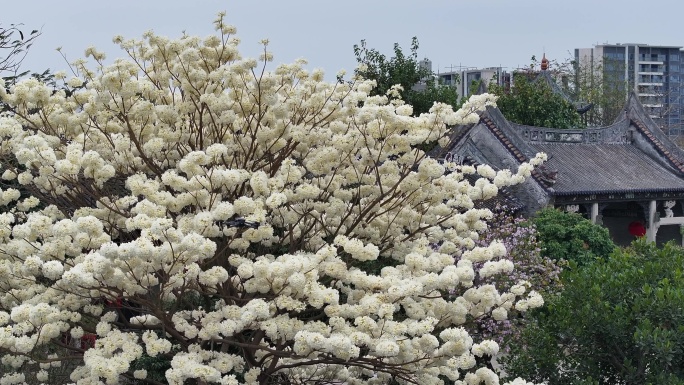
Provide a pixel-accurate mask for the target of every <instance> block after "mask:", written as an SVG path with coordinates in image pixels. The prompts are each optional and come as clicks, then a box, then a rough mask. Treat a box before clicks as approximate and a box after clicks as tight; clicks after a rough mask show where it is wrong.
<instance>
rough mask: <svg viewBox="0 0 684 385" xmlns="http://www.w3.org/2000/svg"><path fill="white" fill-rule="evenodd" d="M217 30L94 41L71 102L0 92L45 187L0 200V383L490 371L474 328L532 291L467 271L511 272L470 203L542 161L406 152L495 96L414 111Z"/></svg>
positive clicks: (24, 159) (419, 378)
mask: <svg viewBox="0 0 684 385" xmlns="http://www.w3.org/2000/svg"><path fill="white" fill-rule="evenodd" d="M215 23H216V29H217V31H218V33H217V35H216V36H209V37H207V38H204V39H200V38H196V37H189V36H184V37H182V38H180V39H179V40H169V39H167V38H164V37H161V36H157V35H154V34H153V33H148V34H146V35H145V38H144V39H143V40H142V41H137V40H123V39H122V38H116V39H115V41H117V42H118V43H119V44H120V45H121V47H122V49H123V50H124V51H125V52H126V53H127V55H128V58H127V59H121V60H116V61H115V62H114V63H113V64H111V65H107V66H105V65H104V64H103V60H104V55H102V54H101V53H98V52H97V51H95V50H94V49H91V50H88V51H87V55H89V56H90V57H91V58H92V59H94V61H95V63H96V65H95V69H94V70H91V69H88V67H87V66H86V64H85V62H77V63H75V64H74V69H75V72H76V73H77V74H78V76H77V77H74V78H72V79H65V81H66V82H67V83H68V84H69V85H70V86H71V87H79V89H78V90H76V91H75V92H73V93H72V94H70V95H68V96H67V95H66V94H65V93H63V92H61V91H58V92H54V93H53V91H52V88H50V87H48V86H46V85H44V84H41V83H39V82H38V81H36V80H33V79H27V80H23V81H21V82H19V83H18V84H16V85H15V86H13V87H11V90H10V91H9V92H7V93H5V92H4V91H3V90H4V87H0V97H1V98H2V101H3V102H4V103H7V104H8V105H9V106H10V107H11V111H12V112H11V114H8V115H5V116H4V117H2V118H1V119H0V140H2V142H1V144H0V151H1V152H2V155H3V156H4V158H5V159H11V160H12V161H11V162H6V163H3V168H4V171H3V173H2V178H3V179H5V180H6V181H15V182H16V183H18V184H20V185H21V186H22V191H30V192H31V194H32V196H25V194H24V193H20V192H19V191H18V190H16V189H10V188H8V189H5V190H3V191H2V192H1V193H0V204H2V205H4V206H5V211H4V213H2V214H0V354H1V355H2V357H1V364H2V365H3V367H4V374H3V376H2V377H1V378H2V379H1V380H0V381H1V382H2V384H3V385H4V384H15V383H22V382H24V381H33V380H32V378H35V379H37V381H40V382H51V381H52V382H58V381H60V380H59V379H57V378H56V377H55V376H57V375H58V374H59V373H64V372H66V374H68V378H65V379H63V382H59V383H64V382H74V383H79V384H101V383H106V384H116V383H122V382H125V383H131V382H132V381H138V382H139V383H153V384H156V383H171V384H181V383H186V382H187V383H201V384H209V383H222V384H238V383H246V384H266V383H290V384H300V383H302V384H303V383H321V384H322V383H331V382H340V383H341V382H344V383H347V384H361V383H363V384H366V383H370V384H372V383H377V384H384V383H389V382H391V381H396V382H399V383H422V384H436V383H441V381H443V380H447V379H449V380H453V381H457V383H458V381H464V382H467V383H468V384H476V383H480V382H484V383H486V384H495V383H498V378H497V377H496V375H495V373H493V372H492V371H491V370H489V369H487V368H485V367H480V368H478V367H477V366H478V365H477V358H478V357H487V356H489V355H493V354H496V352H497V350H498V346H497V345H496V344H495V343H493V342H491V341H477V340H476V341H475V342H474V341H473V338H472V337H471V336H469V335H468V333H467V332H466V331H465V330H464V329H463V328H462V327H461V326H462V325H463V324H464V323H465V322H467V320H469V319H473V318H478V317H486V316H490V315H491V314H492V313H493V314H494V316H495V317H497V318H499V319H501V318H504V317H506V313H507V311H508V310H509V309H511V308H512V307H517V308H519V309H525V308H528V307H534V306H538V305H539V304H540V303H541V298H540V297H539V296H538V295H537V294H536V293H535V292H533V291H529V290H528V289H527V287H526V286H525V285H524V284H521V285H517V286H514V287H513V288H512V289H511V290H510V291H508V292H499V291H497V288H495V287H494V286H492V285H483V286H479V287H474V286H473V279H474V278H475V277H476V275H477V274H479V275H490V274H497V273H501V272H504V273H505V272H509V271H510V270H511V269H512V268H513V266H512V264H510V262H508V261H505V260H502V261H499V260H498V258H499V257H501V256H502V255H504V253H505V252H506V251H505V249H504V247H503V246H502V244H501V243H497V242H494V243H492V244H491V245H490V246H487V247H475V246H474V240H475V239H477V238H478V234H479V233H480V232H481V231H483V230H485V228H486V222H485V221H486V219H487V218H488V217H489V216H490V213H489V212H488V211H487V210H478V209H474V208H473V201H474V200H477V199H487V198H491V197H493V196H495V195H496V193H497V190H498V188H499V187H501V186H507V185H511V184H515V183H520V182H521V181H523V180H524V177H526V176H528V175H529V174H530V172H531V169H532V167H533V166H532V165H528V164H525V165H523V166H521V167H520V169H519V170H517V172H516V173H511V172H509V171H501V172H498V173H497V172H494V171H493V170H492V169H491V168H489V167H487V166H482V167H479V168H478V169H477V170H475V169H473V168H469V167H456V166H454V165H450V164H440V163H438V162H437V161H435V160H433V159H430V158H428V157H427V156H426V154H425V153H423V152H422V151H421V150H419V149H418V148H417V145H419V144H421V143H424V142H429V141H435V140H438V141H440V142H441V143H444V142H445V141H446V139H447V130H446V126H447V125H448V124H457V123H463V122H472V121H475V120H476V119H477V118H478V117H477V111H479V110H481V109H482V108H483V107H484V106H485V105H487V104H491V103H492V102H493V99H492V98H491V97H489V96H486V95H484V96H481V97H477V98H473V99H471V101H470V103H467V104H466V105H465V106H464V108H463V109H462V110H460V111H458V112H453V111H452V110H451V108H450V107H448V106H446V105H441V104H435V106H434V107H433V108H432V110H431V111H430V113H429V114H423V115H421V116H420V117H410V115H411V107H410V106H408V105H404V104H403V103H402V102H401V101H400V100H397V99H395V98H393V97H392V95H389V96H388V97H385V96H375V97H369V96H368V94H369V92H370V90H371V89H372V87H373V85H372V83H371V82H368V81H364V80H362V79H356V80H354V81H353V82H349V83H348V82H339V83H327V82H325V81H323V74H322V73H321V72H320V71H313V72H307V71H305V70H304V69H303V68H302V65H303V63H301V62H298V63H296V64H292V65H280V66H277V67H276V68H275V69H274V70H272V71H269V70H267V69H266V64H265V62H266V61H268V60H270V53H268V52H267V51H266V49H264V54H263V57H262V58H261V59H262V61H264V63H262V64H260V63H259V62H258V61H257V60H252V59H243V58H241V57H240V55H239V53H238V50H237V44H238V40H237V39H236V38H235V37H233V34H234V29H233V28H232V27H230V26H228V25H226V24H224V21H223V15H220V16H219V18H218V19H217V20H216V22H215ZM539 160H540V159H535V160H534V162H538V161H539ZM13 165H15V166H13ZM473 173H479V174H480V175H481V176H482V178H481V179H478V180H477V182H476V183H474V184H471V183H469V182H468V180H466V179H465V178H464V175H465V174H473ZM455 257H459V262H458V264H455V263H454V258H455ZM482 261H488V262H486V263H485V264H484V267H483V269H482V270H480V271H474V270H473V267H472V266H473V264H472V263H473V262H482ZM146 363H147V364H146ZM60 365H61V366H62V367H61V369H60V368H58V367H59V366H60ZM11 368H14V369H13V370H12V369H11ZM28 368H36V369H35V370H34V371H33V372H32V373H30V374H26V371H27V369H28ZM58 369H59V370H58ZM518 382H519V383H523V382H520V381H518Z"/></svg>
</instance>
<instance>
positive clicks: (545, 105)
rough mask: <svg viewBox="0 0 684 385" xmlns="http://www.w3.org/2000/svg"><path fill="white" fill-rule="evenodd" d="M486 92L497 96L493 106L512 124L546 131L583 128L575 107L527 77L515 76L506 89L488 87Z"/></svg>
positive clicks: (542, 84)
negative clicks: (541, 128) (546, 128)
mask: <svg viewBox="0 0 684 385" xmlns="http://www.w3.org/2000/svg"><path fill="white" fill-rule="evenodd" d="M489 90H490V92H492V93H494V94H496V95H497V96H499V99H498V100H497V102H496V105H497V106H498V107H499V109H500V110H501V113H503V114H504V116H505V117H506V119H508V120H510V121H512V122H515V123H518V124H525V125H528V126H536V127H550V128H579V127H583V124H582V120H581V117H580V115H579V113H577V110H576V109H575V106H574V105H573V104H572V103H570V102H568V101H567V100H565V99H564V98H563V96H561V95H559V94H557V93H555V92H554V91H553V89H552V88H551V86H550V85H549V84H548V83H546V82H544V81H534V80H533V77H532V75H531V74H526V73H518V74H515V75H514V85H513V87H511V89H510V90H506V89H505V88H504V87H501V86H497V85H496V84H491V85H490V87H489Z"/></svg>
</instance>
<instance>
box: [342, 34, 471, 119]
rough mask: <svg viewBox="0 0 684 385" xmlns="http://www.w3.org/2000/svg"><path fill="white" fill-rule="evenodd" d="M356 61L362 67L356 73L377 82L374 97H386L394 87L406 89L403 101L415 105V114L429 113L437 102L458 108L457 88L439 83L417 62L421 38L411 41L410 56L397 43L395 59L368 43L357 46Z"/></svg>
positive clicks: (355, 48) (363, 42)
mask: <svg viewBox="0 0 684 385" xmlns="http://www.w3.org/2000/svg"><path fill="white" fill-rule="evenodd" d="M354 55H355V56H356V61H357V62H358V63H359V65H361V66H362V68H360V69H357V70H356V74H357V75H360V76H362V77H363V78H365V79H370V80H375V82H376V84H377V85H376V88H375V89H374V90H373V91H372V93H371V94H372V95H386V94H387V92H388V91H389V90H390V89H391V88H392V86H394V85H396V84H399V85H401V87H402V88H403V90H402V91H401V92H400V94H401V98H402V99H403V100H404V101H406V103H407V104H410V105H411V106H413V115H414V116H418V115H420V114H422V113H424V112H428V111H429V110H430V108H431V107H432V105H433V104H434V103H435V102H441V103H446V104H449V105H451V106H452V107H454V109H457V108H458V107H460V105H461V104H462V103H459V99H458V91H457V90H456V88H455V87H450V86H447V85H443V84H439V82H437V81H436V80H435V76H434V73H432V71H431V70H430V69H429V68H426V67H423V66H421V65H420V63H419V61H418V39H417V38H416V37H414V38H413V39H412V40H411V49H410V53H408V54H405V53H404V51H403V50H402V48H401V47H400V46H399V44H398V43H395V44H394V56H392V57H390V58H388V57H387V56H385V55H384V54H382V53H380V51H378V50H376V49H375V48H368V46H367V45H366V41H365V40H361V43H360V44H355V45H354Z"/></svg>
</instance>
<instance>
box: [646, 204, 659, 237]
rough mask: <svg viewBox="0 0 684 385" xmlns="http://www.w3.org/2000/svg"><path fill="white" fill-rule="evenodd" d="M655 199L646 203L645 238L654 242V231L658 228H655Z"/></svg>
mask: <svg viewBox="0 0 684 385" xmlns="http://www.w3.org/2000/svg"><path fill="white" fill-rule="evenodd" d="M655 219H656V201H650V202H649V203H648V229H647V230H646V240H647V241H649V242H655V240H656V233H657V232H658V229H657V228H656V223H655Z"/></svg>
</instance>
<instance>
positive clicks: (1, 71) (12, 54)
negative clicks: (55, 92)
mask: <svg viewBox="0 0 684 385" xmlns="http://www.w3.org/2000/svg"><path fill="white" fill-rule="evenodd" d="M20 27H21V24H10V25H9V26H7V27H6V26H3V25H2V24H0V76H1V77H2V79H3V80H5V83H11V82H14V81H16V79H18V78H20V77H22V76H25V75H28V74H29V71H24V72H21V71H20V68H21V63H22V61H24V58H25V57H26V54H27V53H28V50H29V48H31V45H33V43H34V41H35V40H36V39H37V38H38V36H40V31H38V30H35V29H34V30H32V31H31V32H30V33H29V34H24V32H23V31H22V30H21V29H20Z"/></svg>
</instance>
